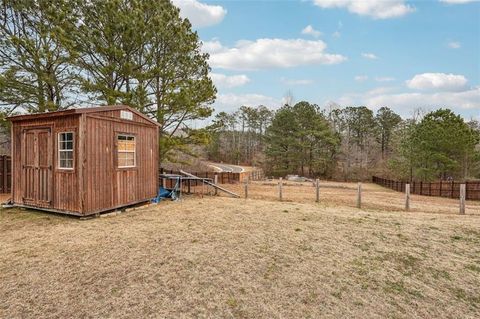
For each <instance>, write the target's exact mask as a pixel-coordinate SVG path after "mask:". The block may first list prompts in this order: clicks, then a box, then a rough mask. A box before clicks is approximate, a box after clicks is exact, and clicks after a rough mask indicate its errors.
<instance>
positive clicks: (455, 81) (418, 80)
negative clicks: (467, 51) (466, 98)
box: [406, 73, 467, 91]
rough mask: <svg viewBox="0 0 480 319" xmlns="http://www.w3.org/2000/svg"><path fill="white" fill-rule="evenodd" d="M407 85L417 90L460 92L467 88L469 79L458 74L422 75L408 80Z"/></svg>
mask: <svg viewBox="0 0 480 319" xmlns="http://www.w3.org/2000/svg"><path fill="white" fill-rule="evenodd" d="M406 84H407V86H408V87H409V88H411V89H417V90H432V89H435V90H440V91H460V90H464V89H465V88H466V84H467V79H466V78H465V77H464V76H463V75H457V74H445V73H422V74H417V75H415V76H414V77H413V78H412V79H410V80H407V81H406Z"/></svg>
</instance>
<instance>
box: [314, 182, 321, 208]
mask: <svg viewBox="0 0 480 319" xmlns="http://www.w3.org/2000/svg"><path fill="white" fill-rule="evenodd" d="M315 188H316V202H317V203H319V202H320V181H319V180H318V178H317V179H316V180H315Z"/></svg>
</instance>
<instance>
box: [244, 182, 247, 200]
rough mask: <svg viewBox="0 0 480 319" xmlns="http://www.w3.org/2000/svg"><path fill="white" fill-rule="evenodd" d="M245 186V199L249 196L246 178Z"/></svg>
mask: <svg viewBox="0 0 480 319" xmlns="http://www.w3.org/2000/svg"><path fill="white" fill-rule="evenodd" d="M244 188H245V199H247V198H248V179H247V180H245V185H244Z"/></svg>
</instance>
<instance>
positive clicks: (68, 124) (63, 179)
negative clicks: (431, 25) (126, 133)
mask: <svg viewBox="0 0 480 319" xmlns="http://www.w3.org/2000/svg"><path fill="white" fill-rule="evenodd" d="M79 117H80V116H79V115H72V116H62V117H58V118H46V119H34V118H33V119H29V120H23V121H18V122H14V123H13V125H12V139H13V144H12V183H13V185H12V198H13V201H14V202H15V203H18V204H23V198H22V196H23V185H22V156H24V154H23V151H24V150H23V149H24V145H23V141H22V135H23V134H22V131H23V129H31V128H37V127H50V128H51V130H52V153H53V154H52V180H51V181H52V186H51V189H50V191H51V192H52V194H51V195H52V196H51V198H52V204H51V206H50V207H48V208H51V209H56V210H62V211H70V212H76V213H80V206H79V204H80V200H79V199H80V197H79V192H80V189H79V188H78V182H77V181H78V176H79V169H78V165H77V163H78V160H79V158H78V125H79ZM65 130H71V131H74V132H75V143H74V145H75V146H74V147H75V151H74V161H75V167H74V169H73V170H71V171H65V170H59V169H58V168H57V167H58V164H57V160H58V159H57V142H58V141H57V134H58V133H59V132H63V131H65ZM22 154H23V155H22Z"/></svg>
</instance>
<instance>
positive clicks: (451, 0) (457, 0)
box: [440, 0, 480, 4]
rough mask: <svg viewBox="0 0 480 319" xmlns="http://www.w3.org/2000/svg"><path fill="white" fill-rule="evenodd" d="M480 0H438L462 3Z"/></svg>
mask: <svg viewBox="0 0 480 319" xmlns="http://www.w3.org/2000/svg"><path fill="white" fill-rule="evenodd" d="M478 1H480V0H440V2H444V3H448V4H463V3H471V2H478Z"/></svg>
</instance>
